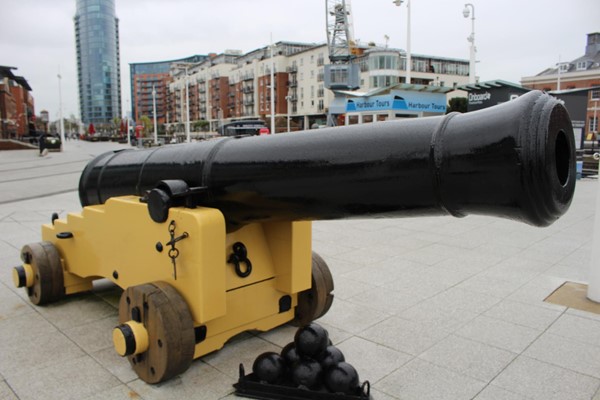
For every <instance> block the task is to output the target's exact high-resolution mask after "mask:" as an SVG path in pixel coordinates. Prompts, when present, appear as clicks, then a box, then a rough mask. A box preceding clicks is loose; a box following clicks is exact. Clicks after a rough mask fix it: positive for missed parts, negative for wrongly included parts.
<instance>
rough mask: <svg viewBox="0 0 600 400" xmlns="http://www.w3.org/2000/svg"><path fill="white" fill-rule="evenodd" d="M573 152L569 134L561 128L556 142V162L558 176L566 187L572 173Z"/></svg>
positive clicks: (559, 180)
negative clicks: (568, 137)
mask: <svg viewBox="0 0 600 400" xmlns="http://www.w3.org/2000/svg"><path fill="white" fill-rule="evenodd" d="M571 153H572V149H571V146H570V145H569V140H568V139H567V134H566V133H565V131H564V130H562V129H561V130H560V131H559V132H558V134H557V135H556V140H555V142H554V164H555V166H556V168H555V169H556V177H557V178H558V182H560V184H561V186H562V187H565V186H566V185H567V183H568V182H569V177H570V174H571V171H570V170H571V168H570V166H571Z"/></svg>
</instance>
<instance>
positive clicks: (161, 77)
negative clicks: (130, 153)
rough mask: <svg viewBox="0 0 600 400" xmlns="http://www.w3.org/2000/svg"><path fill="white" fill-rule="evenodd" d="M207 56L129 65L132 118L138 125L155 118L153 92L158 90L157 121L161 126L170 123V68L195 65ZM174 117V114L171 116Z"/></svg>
mask: <svg viewBox="0 0 600 400" xmlns="http://www.w3.org/2000/svg"><path fill="white" fill-rule="evenodd" d="M206 58H207V56H203V55H194V56H191V57H186V58H181V59H178V60H169V61H158V62H144V63H131V64H129V73H130V76H131V99H132V104H131V118H133V120H134V121H135V122H136V123H139V122H140V118H141V117H142V116H147V117H149V118H150V119H152V118H154V115H153V107H152V100H153V99H152V90H153V89H154V90H156V119H157V123H158V124H159V125H162V124H165V123H168V122H169V117H170V115H169V104H168V87H169V83H170V82H171V75H170V73H169V72H170V68H171V65H172V64H177V63H181V62H184V63H194V62H200V61H202V60H204V59H206ZM171 115H172V114H171Z"/></svg>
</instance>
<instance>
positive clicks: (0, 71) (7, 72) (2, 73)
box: [0, 65, 33, 92]
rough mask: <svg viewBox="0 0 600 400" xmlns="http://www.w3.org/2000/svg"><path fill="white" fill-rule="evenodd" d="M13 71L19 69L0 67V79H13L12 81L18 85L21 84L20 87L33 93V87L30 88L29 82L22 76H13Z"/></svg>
mask: <svg viewBox="0 0 600 400" xmlns="http://www.w3.org/2000/svg"><path fill="white" fill-rule="evenodd" d="M12 69H17V68H16V67H9V66H4V65H0V78H8V79H11V80H13V81H15V82H17V84H19V86H22V87H23V88H24V89H26V90H27V91H29V92H31V91H32V90H33V89H31V86H29V83H28V82H27V80H26V79H25V78H24V77H22V76H16V75H15V74H13V73H12V71H11V70H12Z"/></svg>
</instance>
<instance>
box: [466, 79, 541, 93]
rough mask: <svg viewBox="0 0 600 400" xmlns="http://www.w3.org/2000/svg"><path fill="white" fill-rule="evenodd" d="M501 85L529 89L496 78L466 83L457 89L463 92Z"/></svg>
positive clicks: (499, 86)
mask: <svg viewBox="0 0 600 400" xmlns="http://www.w3.org/2000/svg"><path fill="white" fill-rule="evenodd" d="M501 87H512V88H514V89H522V90H525V91H527V90H529V89H527V88H525V87H523V86H521V85H519V84H518V83H512V82H508V81H503V80H501V79H497V80H495V81H487V82H478V83H475V84H473V83H469V84H467V85H462V86H459V87H458V90H464V91H465V92H470V91H473V90H485V89H492V88H501Z"/></svg>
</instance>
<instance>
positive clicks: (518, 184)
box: [79, 91, 576, 231]
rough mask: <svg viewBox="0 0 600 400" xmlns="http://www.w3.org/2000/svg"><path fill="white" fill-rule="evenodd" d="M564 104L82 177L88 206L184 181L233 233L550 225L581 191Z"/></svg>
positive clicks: (232, 143) (111, 156)
mask: <svg viewBox="0 0 600 400" xmlns="http://www.w3.org/2000/svg"><path fill="white" fill-rule="evenodd" d="M575 179H576V176H575V143H574V137H573V130H572V126H571V121H570V119H569V116H568V113H567V111H566V109H565V108H564V106H563V105H562V103H561V102H560V101H558V100H556V99H555V98H553V97H552V96H550V95H548V94H545V93H542V92H540V91H532V92H530V93H528V94H526V95H523V96H521V97H520V98H518V99H517V100H513V101H510V102H507V103H504V104H501V105H498V106H494V107H490V108H488V109H485V110H481V111H477V112H471V113H466V114H460V113H451V114H448V115H446V116H441V117H430V118H419V119H411V120H401V121H387V122H379V123H373V124H365V125H353V126H347V127H337V128H325V129H319V130H314V131H308V132H303V133H295V134H281V135H270V136H266V137H265V136H260V137H259V136H254V137H243V138H219V139H215V140H208V141H202V142H197V143H191V144H182V145H172V146H164V147H157V148H152V149H145V150H125V151H118V152H110V153H105V154H102V155H100V156H98V157H96V158H95V159H94V160H92V161H90V163H89V164H88V165H87V166H86V168H85V169H84V171H83V173H82V176H81V179H80V183H79V196H80V200H81V204H82V205H83V206H87V205H93V204H101V203H104V202H105V201H106V200H107V199H108V198H110V197H113V196H121V195H139V196H143V195H144V194H145V193H147V191H148V190H150V189H152V188H154V187H155V186H156V184H157V182H160V181H164V180H177V181H183V182H185V183H186V184H187V185H188V186H189V187H190V188H195V189H194V190H195V191H194V190H192V191H191V192H190V193H193V194H191V196H193V197H194V200H195V204H198V205H202V206H208V207H214V208H218V209H219V210H220V211H221V212H222V213H223V215H224V216H225V220H226V221H227V226H228V229H229V230H230V231H231V230H235V229H237V228H238V227H240V226H243V225H244V224H247V223H251V222H261V221H276V220H290V221H293V220H321V219H338V218H351V217H398V216H400V217H409V216H426V215H444V214H451V215H454V216H465V215H468V214H481V215H492V216H498V217H504V218H509V219H513V220H518V221H522V222H525V223H528V224H531V225H536V226H547V225H549V224H551V223H552V222H554V221H555V220H556V219H558V218H559V217H560V216H561V215H562V214H564V213H565V212H566V210H567V209H568V207H569V205H570V202H571V199H572V197H573V193H574V190H575Z"/></svg>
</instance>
